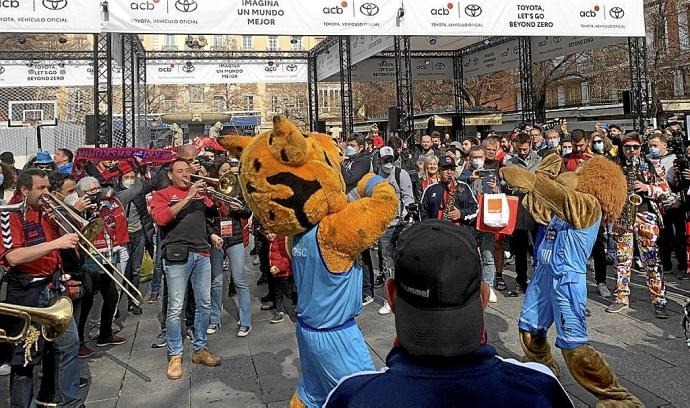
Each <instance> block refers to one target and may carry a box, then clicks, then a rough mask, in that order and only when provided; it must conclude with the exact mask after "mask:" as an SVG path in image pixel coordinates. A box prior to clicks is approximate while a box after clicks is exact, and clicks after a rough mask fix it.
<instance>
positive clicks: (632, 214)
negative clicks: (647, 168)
mask: <svg viewBox="0 0 690 408" xmlns="http://www.w3.org/2000/svg"><path fill="white" fill-rule="evenodd" d="M639 171H640V161H639V159H637V158H635V159H632V160H630V161H628V165H627V166H626V171H625V179H626V181H627V187H628V200H627V203H626V205H625V209H624V214H623V216H624V217H625V219H626V221H628V225H633V224H634V223H635V218H636V217H637V207H639V206H640V204H642V197H641V196H640V195H639V194H637V193H636V192H635V182H636V181H637V174H638V173H639Z"/></svg>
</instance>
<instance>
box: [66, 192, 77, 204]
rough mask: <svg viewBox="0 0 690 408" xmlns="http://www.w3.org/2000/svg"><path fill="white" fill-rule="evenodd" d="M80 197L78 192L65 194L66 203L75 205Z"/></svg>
mask: <svg viewBox="0 0 690 408" xmlns="http://www.w3.org/2000/svg"><path fill="white" fill-rule="evenodd" d="M78 199H79V195H78V194H77V193H72V194H68V195H67V196H65V204H67V205H74V203H76V202H77V200H78Z"/></svg>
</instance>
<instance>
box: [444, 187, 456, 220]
mask: <svg viewBox="0 0 690 408" xmlns="http://www.w3.org/2000/svg"><path fill="white" fill-rule="evenodd" d="M455 188H456V185H455V181H451V182H450V183H449V184H448V201H447V202H446V206H445V207H443V221H452V220H451V219H450V212H451V211H453V208H455Z"/></svg>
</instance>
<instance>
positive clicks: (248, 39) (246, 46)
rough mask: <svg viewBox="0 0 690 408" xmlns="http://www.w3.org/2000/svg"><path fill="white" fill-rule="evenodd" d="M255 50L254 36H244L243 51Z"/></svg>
mask: <svg viewBox="0 0 690 408" xmlns="http://www.w3.org/2000/svg"><path fill="white" fill-rule="evenodd" d="M252 48H254V45H253V44H252V36H251V35H243V36H242V49H243V50H251V49H252Z"/></svg>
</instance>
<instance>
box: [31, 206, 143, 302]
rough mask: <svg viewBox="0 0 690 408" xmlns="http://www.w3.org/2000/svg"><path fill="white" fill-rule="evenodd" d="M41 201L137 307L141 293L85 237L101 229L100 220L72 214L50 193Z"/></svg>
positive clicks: (65, 230)
mask: <svg viewBox="0 0 690 408" xmlns="http://www.w3.org/2000/svg"><path fill="white" fill-rule="evenodd" d="M41 201H42V202H43V204H44V205H45V206H46V207H47V208H49V209H51V210H52V211H53V212H54V213H55V214H56V215H57V216H58V217H59V218H60V220H61V221H62V222H58V223H57V224H58V226H60V228H61V229H62V230H63V231H64V232H65V233H68V234H69V233H72V232H74V233H76V234H77V236H79V249H80V250H82V251H83V252H84V253H85V254H86V255H87V256H88V257H89V258H91V260H92V261H93V262H94V263H95V264H96V265H97V266H98V268H99V269H100V270H101V271H102V272H103V273H105V274H106V275H107V276H108V277H109V278H110V279H112V280H113V282H115V285H117V286H118V287H119V288H120V289H122V291H123V292H124V293H125V294H126V295H127V296H128V297H129V298H130V299H131V300H132V302H133V303H134V304H136V305H137V306H139V305H140V304H141V302H142V300H143V298H144V295H142V294H141V292H140V291H139V290H138V289H137V288H136V287H135V286H134V284H132V282H130V281H129V280H128V279H127V278H126V277H125V276H124V275H123V274H122V272H120V271H119V270H118V269H117V267H116V266H115V265H113V264H112V263H111V262H110V261H109V260H108V259H106V258H105V256H103V254H101V253H100V252H98V249H97V248H96V247H95V246H94V245H93V242H92V241H93V238H92V239H90V240H89V239H88V237H87V235H91V234H92V233H93V231H95V230H96V229H97V228H98V226H99V225H100V226H101V227H100V228H101V229H102V228H103V221H102V220H101V221H100V222H98V221H96V222H94V221H90V222H89V221H86V220H84V219H83V218H81V217H80V216H79V215H78V214H77V213H76V212H74V210H72V209H71V208H69V206H68V205H66V204H64V203H62V202H61V201H60V200H59V199H58V198H57V197H56V196H55V195H54V194H52V193H48V194H47V195H45V196H43V197H42V198H41ZM61 209H62V210H64V211H65V213H66V214H63V213H62V211H61ZM63 223H64V225H63ZM84 223H86V225H84ZM92 224H93V225H92ZM82 230H85V232H82ZM99 232H100V231H97V232H96V233H95V234H94V235H93V237H96V236H97V235H98V233H99ZM99 258H100V259H99ZM111 271H112V272H111ZM115 275H117V276H119V277H120V278H122V281H123V282H124V283H125V284H126V285H127V286H129V287H130V288H131V289H132V291H133V292H134V293H136V296H135V295H134V294H132V292H131V291H130V290H129V289H127V287H126V286H125V285H124V284H123V283H120V281H118V280H117V278H116V277H115Z"/></svg>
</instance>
